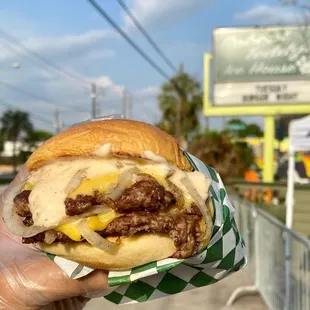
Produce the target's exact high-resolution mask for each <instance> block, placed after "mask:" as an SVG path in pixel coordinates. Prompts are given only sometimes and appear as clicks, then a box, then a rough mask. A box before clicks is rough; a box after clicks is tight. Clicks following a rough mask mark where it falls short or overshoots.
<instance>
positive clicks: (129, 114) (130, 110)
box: [127, 95, 132, 119]
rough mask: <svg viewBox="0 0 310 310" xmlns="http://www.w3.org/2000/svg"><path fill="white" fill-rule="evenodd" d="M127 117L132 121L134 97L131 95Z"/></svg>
mask: <svg viewBox="0 0 310 310" xmlns="http://www.w3.org/2000/svg"><path fill="white" fill-rule="evenodd" d="M127 102H128V103H127V117H128V118H129V119H132V97H131V96H130V95H128V96H127Z"/></svg>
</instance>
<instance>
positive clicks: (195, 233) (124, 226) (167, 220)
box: [99, 205, 202, 258]
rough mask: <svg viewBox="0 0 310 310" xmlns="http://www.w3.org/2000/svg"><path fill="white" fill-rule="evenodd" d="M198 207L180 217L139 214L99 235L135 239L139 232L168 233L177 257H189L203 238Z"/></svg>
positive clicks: (115, 222) (122, 218)
mask: <svg viewBox="0 0 310 310" xmlns="http://www.w3.org/2000/svg"><path fill="white" fill-rule="evenodd" d="M192 209H198V208H197V207H196V206H195V205H193V206H192V207H191V208H190V211H189V212H184V213H179V214H169V213H167V214H154V213H150V212H146V211H138V212H133V213H130V214H126V215H123V216H120V217H118V218H116V219H114V220H113V221H112V222H111V223H110V224H109V225H108V226H107V228H106V229H105V230H103V231H102V232H99V234H100V235H101V236H102V237H108V236H113V237H114V236H133V235H136V234H139V233H165V234H168V235H169V236H170V237H171V239H172V240H173V241H174V245H175V246H176V248H177V251H176V252H175V253H174V255H173V257H175V258H187V257H190V256H192V255H193V254H194V253H195V252H196V250H197V249H198V245H199V242H198V241H197V238H198V237H199V236H200V224H199V222H200V219H201V217H202V215H201V213H200V211H199V210H198V211H197V210H195V211H192Z"/></svg>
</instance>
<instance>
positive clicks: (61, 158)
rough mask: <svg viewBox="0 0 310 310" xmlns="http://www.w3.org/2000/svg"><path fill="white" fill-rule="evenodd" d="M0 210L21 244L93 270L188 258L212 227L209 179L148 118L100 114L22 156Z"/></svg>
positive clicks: (209, 235)
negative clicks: (22, 171) (20, 174)
mask: <svg viewBox="0 0 310 310" xmlns="http://www.w3.org/2000/svg"><path fill="white" fill-rule="evenodd" d="M26 165H27V168H28V170H29V172H30V175H29V177H28V178H27V179H26V180H25V181H24V182H21V183H19V184H18V185H17V186H16V187H14V188H12V189H11V190H10V192H9V193H8V195H7V197H6V199H5V201H4V208H3V212H2V216H3V219H4V222H5V224H6V226H7V228H8V230H9V231H10V232H11V233H12V234H14V235H17V236H20V237H22V242H23V243H24V244H34V245H35V246H36V247H37V248H39V249H41V250H43V251H45V252H48V253H52V254H56V255H58V256H61V257H64V258H67V259H69V260H72V261H75V262H78V263H80V264H83V265H86V266H89V267H92V268H94V269H105V270H123V269H129V268H132V267H135V266H139V265H142V264H145V263H148V262H151V261H157V260H160V259H164V258H168V257H174V258H180V259H183V258H188V257H191V256H193V255H195V254H196V253H197V252H198V251H199V250H200V249H202V248H203V247H205V246H206V245H207V244H208V242H209V240H210V238H211V234H212V228H213V223H212V216H213V206H212V203H211V201H210V199H209V186H210V180H208V179H207V178H206V177H205V176H204V175H203V174H202V173H200V172H198V171H193V170H192V167H191V165H190V163H189V162H188V160H187V158H186V157H185V155H184V154H183V152H182V151H181V150H180V149H179V147H178V145H177V143H176V142H175V140H174V139H173V138H172V137H171V136H169V135H168V134H166V133H165V132H163V131H161V130H159V129H158V128H155V127H153V126H151V125H148V124H145V123H142V122H137V121H129V120H103V121H95V122H89V123H84V124H80V125H76V126H74V127H71V128H69V129H67V130H65V131H63V132H61V133H60V134H58V135H57V136H55V137H53V138H51V139H50V140H48V141H47V142H46V143H44V144H43V145H42V146H40V147H39V148H38V149H37V150H36V151H35V152H34V153H33V154H32V156H31V157H30V158H29V160H28V162H27V164H26Z"/></svg>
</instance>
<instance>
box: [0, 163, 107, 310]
mask: <svg viewBox="0 0 310 310" xmlns="http://www.w3.org/2000/svg"><path fill="white" fill-rule="evenodd" d="M27 175H28V173H27V171H26V169H25V168H22V169H21V170H20V172H19V174H18V175H17V176H16V178H15V179H14V181H13V182H12V183H11V184H10V187H9V188H8V189H7V190H6V191H5V192H4V193H3V194H2V195H1V199H0V211H1V209H2V206H3V201H4V198H5V196H6V195H7V194H8V193H9V192H10V189H11V188H13V187H14V186H16V185H18V184H19V183H20V182H22V181H23V180H25V179H26V177H27ZM107 287H108V284H107V273H106V272H105V271H103V270H97V271H94V272H92V273H91V274H89V275H88V276H86V277H83V278H81V279H78V280H73V279H70V278H69V277H68V276H67V275H66V274H65V273H64V272H63V271H62V270H61V269H60V268H59V267H58V266H57V265H56V264H55V263H54V262H53V261H52V260H50V259H49V258H48V257H47V256H46V255H45V254H44V253H43V252H41V251H39V250H38V249H36V248H35V247H33V246H29V245H25V244H22V242H21V238H20V237H18V236H14V235H12V234H11V233H10V232H9V231H8V230H7V228H6V227H5V225H4V223H3V220H2V217H1V218H0V309H1V310H2V309H5V310H11V309H14V310H21V309H23V310H24V309H27V310H38V309H46V310H47V309H49V310H52V309H66V310H71V309H74V310H76V309H77V310H78V309H83V307H84V305H85V304H86V302H87V301H88V299H86V298H83V297H80V296H83V295H85V294H91V293H95V292H97V291H101V290H103V289H105V288H107Z"/></svg>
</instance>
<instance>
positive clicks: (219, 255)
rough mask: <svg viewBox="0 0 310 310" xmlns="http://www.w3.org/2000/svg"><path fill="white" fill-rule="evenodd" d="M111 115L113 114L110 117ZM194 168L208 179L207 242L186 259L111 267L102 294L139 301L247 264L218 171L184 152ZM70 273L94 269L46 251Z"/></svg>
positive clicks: (203, 282)
mask: <svg viewBox="0 0 310 310" xmlns="http://www.w3.org/2000/svg"><path fill="white" fill-rule="evenodd" d="M113 118H114V117H113ZM184 154H185V156H186V157H187V158H188V160H189V162H190V163H191V165H192V166H193V168H194V169H195V170H197V171H200V172H202V173H203V174H204V175H205V176H206V177H207V178H209V179H210V180H211V186H210V193H209V195H210V197H211V199H212V202H213V205H214V211H215V213H214V219H213V222H214V228H213V233H212V238H211V240H210V243H209V244H208V246H207V247H206V248H205V249H203V250H201V251H200V252H199V253H198V254H197V255H195V256H194V257H191V258H188V259H183V260H180V259H174V258H167V259H163V260H160V261H156V262H152V263H148V264H145V265H142V266H139V267H135V268H133V269H130V270H125V271H110V272H109V275H108V283H109V286H110V288H109V289H108V290H107V291H105V292H103V296H102V297H103V298H104V299H105V300H107V301H110V302H112V303H114V304H128V303H139V302H144V301H147V300H152V299H156V298H161V297H164V296H168V295H172V294H177V293H180V292H183V291H188V290H192V289H195V288H198V287H203V286H206V285H210V284H213V283H215V282H217V281H219V280H221V279H223V278H225V277H227V276H229V275H230V274H232V273H234V272H236V271H238V270H239V269H241V268H243V267H244V266H245V265H246V262H247V258H246V250H245V244H244V241H243V239H242V237H241V235H240V233H239V231H238V228H237V226H236V222H235V219H234V207H233V206H232V204H231V202H230V200H229V198H228V196H227V192H226V190H225V186H224V184H223V182H222V180H221V178H220V176H219V174H218V173H217V172H216V171H215V170H214V169H213V168H211V167H209V166H207V165H205V164H204V163H203V162H202V161H200V160H199V159H198V158H196V157H194V156H193V155H191V154H189V153H186V152H184ZM47 255H48V256H49V257H50V258H51V259H52V260H53V261H54V262H55V263H56V264H57V265H58V266H59V267H60V268H61V269H62V270H63V271H64V272H65V273H66V274H67V275H68V276H69V277H71V278H73V279H78V278H81V277H84V276H86V275H88V274H89V273H91V272H92V271H93V269H91V268H88V267H86V266H82V265H79V264H78V263H75V262H72V261H70V260H67V259H64V258H61V257H58V256H55V255H52V254H47Z"/></svg>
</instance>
